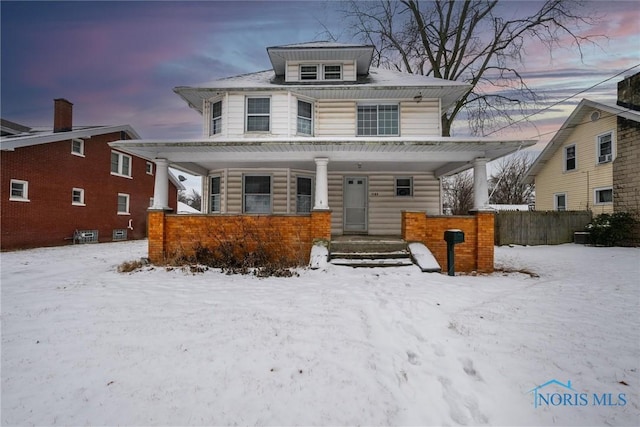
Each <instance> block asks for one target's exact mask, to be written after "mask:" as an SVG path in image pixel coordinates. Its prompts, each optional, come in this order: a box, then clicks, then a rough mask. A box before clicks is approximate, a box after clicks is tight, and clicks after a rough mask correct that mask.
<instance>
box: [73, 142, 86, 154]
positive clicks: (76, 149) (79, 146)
mask: <svg viewBox="0 0 640 427" xmlns="http://www.w3.org/2000/svg"><path fill="white" fill-rule="evenodd" d="M71 154H75V155H76V156H81V157H84V141H83V140H82V139H72V140H71Z"/></svg>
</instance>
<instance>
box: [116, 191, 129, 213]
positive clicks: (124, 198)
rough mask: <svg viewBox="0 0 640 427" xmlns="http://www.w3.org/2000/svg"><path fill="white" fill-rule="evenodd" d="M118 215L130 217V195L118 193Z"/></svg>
mask: <svg viewBox="0 0 640 427" xmlns="http://www.w3.org/2000/svg"><path fill="white" fill-rule="evenodd" d="M118 215H129V195H128V194H124V193H118Z"/></svg>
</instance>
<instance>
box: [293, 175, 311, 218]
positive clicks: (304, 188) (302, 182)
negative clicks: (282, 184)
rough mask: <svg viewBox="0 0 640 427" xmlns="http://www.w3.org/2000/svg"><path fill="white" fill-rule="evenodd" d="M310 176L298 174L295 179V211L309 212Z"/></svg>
mask: <svg viewBox="0 0 640 427" xmlns="http://www.w3.org/2000/svg"><path fill="white" fill-rule="evenodd" d="M311 188H312V187H311V178H309V177H306V176H299V177H298V179H297V180H296V212H297V213H309V212H311Z"/></svg>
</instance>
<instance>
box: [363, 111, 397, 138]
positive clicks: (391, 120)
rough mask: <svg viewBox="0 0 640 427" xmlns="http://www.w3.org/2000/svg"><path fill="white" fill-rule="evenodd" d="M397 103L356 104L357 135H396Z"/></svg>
mask: <svg viewBox="0 0 640 427" xmlns="http://www.w3.org/2000/svg"><path fill="white" fill-rule="evenodd" d="M398 123H399V113H398V105H397V104H382V105H358V136H398V135H399V132H398Z"/></svg>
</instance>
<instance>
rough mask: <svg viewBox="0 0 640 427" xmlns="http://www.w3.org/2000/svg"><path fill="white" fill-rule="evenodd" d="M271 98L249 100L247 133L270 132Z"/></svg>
mask: <svg viewBox="0 0 640 427" xmlns="http://www.w3.org/2000/svg"><path fill="white" fill-rule="evenodd" d="M270 122H271V98H268V97H266V98H247V132H269V130H270Z"/></svg>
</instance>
